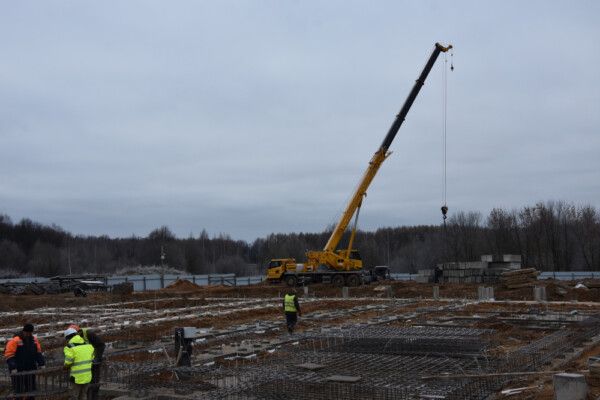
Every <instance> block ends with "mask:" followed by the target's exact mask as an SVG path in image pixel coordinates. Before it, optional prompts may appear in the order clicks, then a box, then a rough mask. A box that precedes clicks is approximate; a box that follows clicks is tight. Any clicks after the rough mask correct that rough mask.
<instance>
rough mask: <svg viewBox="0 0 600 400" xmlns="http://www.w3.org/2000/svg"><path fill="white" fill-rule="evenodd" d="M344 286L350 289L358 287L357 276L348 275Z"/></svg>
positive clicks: (358, 280)
mask: <svg viewBox="0 0 600 400" xmlns="http://www.w3.org/2000/svg"><path fill="white" fill-rule="evenodd" d="M346 284H347V285H348V286H351V287H354V286H358V285H360V279H358V276H356V275H350V276H349V277H348V278H347V279H346Z"/></svg>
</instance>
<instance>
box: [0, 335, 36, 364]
mask: <svg viewBox="0 0 600 400" xmlns="http://www.w3.org/2000/svg"><path fill="white" fill-rule="evenodd" d="M4 358H6V363H7V364H8V369H9V370H11V371H12V370H13V369H16V370H17V371H19V372H21V371H32V370H35V369H37V367H38V366H40V367H41V366H42V365H46V360H45V359H44V355H43V354H42V346H41V345H40V342H39V341H38V339H37V337H35V336H23V334H21V333H20V334H18V335H15V337H13V338H12V339H11V340H9V341H8V343H6V348H5V350H4Z"/></svg>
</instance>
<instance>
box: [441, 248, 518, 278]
mask: <svg viewBox="0 0 600 400" xmlns="http://www.w3.org/2000/svg"><path fill="white" fill-rule="evenodd" d="M438 266H439V267H440V268H441V269H442V271H443V281H444V282H452V283H498V281H499V280H500V276H501V274H502V273H503V272H505V271H511V270H518V269H520V268H521V256H520V255H514V254H502V255H488V254H486V255H483V256H481V261H473V262H452V263H445V264H440V265H438Z"/></svg>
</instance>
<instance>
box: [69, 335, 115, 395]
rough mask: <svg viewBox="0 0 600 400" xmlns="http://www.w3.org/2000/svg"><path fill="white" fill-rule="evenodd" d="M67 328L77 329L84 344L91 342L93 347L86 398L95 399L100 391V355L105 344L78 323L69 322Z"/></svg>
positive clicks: (102, 353)
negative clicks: (90, 374)
mask: <svg viewBox="0 0 600 400" xmlns="http://www.w3.org/2000/svg"><path fill="white" fill-rule="evenodd" d="M69 328H73V329H75V330H76V331H77V334H78V335H79V336H80V337H81V338H82V339H83V341H84V342H85V343H86V344H91V345H92V346H93V347H94V362H93V363H92V381H91V382H90V385H89V386H88V391H87V398H88V400H97V399H98V392H99V391H100V370H101V365H100V364H101V363H102V356H103V355H104V348H105V347H106V345H105V344H104V341H103V340H102V338H101V337H100V336H98V335H97V334H96V333H94V332H93V331H91V330H90V329H89V328H80V327H79V325H75V324H71V325H69Z"/></svg>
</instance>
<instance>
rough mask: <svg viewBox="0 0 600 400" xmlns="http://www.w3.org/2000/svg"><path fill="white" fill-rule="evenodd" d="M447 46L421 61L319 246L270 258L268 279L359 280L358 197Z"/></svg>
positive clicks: (295, 281) (292, 281) (353, 283)
mask: <svg viewBox="0 0 600 400" xmlns="http://www.w3.org/2000/svg"><path fill="white" fill-rule="evenodd" d="M451 48H452V45H448V46H447V47H444V46H442V45H441V44H439V43H436V44H435V48H434V49H433V52H432V53H431V55H430V56H429V60H428V61H427V63H426V64H425V67H424V68H423V71H422V72H421V75H420V76H419V78H418V79H417V81H416V82H415V85H414V86H413V88H412V90H411V91H410V93H409V95H408V97H407V98H406V101H405V102H404V105H403V106H402V108H401V109H400V112H399V113H398V115H397V116H396V119H395V120H394V122H393V123H392V126H391V127H390V129H389V131H388V133H387V135H386V136H385V138H384V139H383V142H382V143H381V146H379V149H378V150H377V151H376V152H375V154H374V155H373V157H372V158H371V161H369V166H368V167H367V170H366V171H365V173H364V174H363V176H362V178H361V180H360V182H359V184H358V187H357V189H356V191H355V192H354V194H353V195H352V198H351V199H350V201H349V202H348V205H347V206H346V209H345V210H344V212H343V214H342V216H341V218H340V220H339V221H338V223H337V225H336V227H335V229H334V230H333V232H332V233H331V236H330V237H329V240H328V241H327V243H326V244H325V247H324V248H323V250H321V251H308V252H307V253H306V257H307V260H306V262H305V263H304V264H297V263H296V260H295V259H293V258H277V259H273V260H271V262H270V263H269V265H268V269H267V280H269V281H271V282H277V281H284V282H286V283H287V284H288V285H289V286H296V285H297V284H298V283H299V282H331V283H333V284H334V285H336V286H344V285H346V286H357V285H359V284H360V283H361V282H362V281H363V276H364V274H363V264H362V260H361V258H360V254H359V253H358V251H357V250H355V249H353V248H352V245H353V242H354V235H355V234H356V224H357V222H358V214H359V212H360V206H361V203H362V199H363V197H364V196H365V195H366V193H367V189H368V188H369V185H370V184H371V182H372V181H373V178H374V177H375V175H376V174H377V171H378V170H379V167H381V164H382V163H383V162H384V161H385V159H386V158H387V157H388V156H389V155H390V154H391V152H389V151H388V149H389V147H390V145H391V144H392V141H393V140H394V138H395V137H396V134H397V133H398V130H399V129H400V126H401V125H402V122H404V119H405V118H406V115H407V114H408V111H409V110H410V107H411V106H412V104H413V102H414V101H415V99H416V98H417V95H418V94H419V91H420V90H421V87H422V86H423V84H424V83H425V79H427V75H429V72H430V71H431V68H432V67H433V64H434V63H435V61H436V60H437V58H438V56H439V55H440V53H445V52H447V51H448V50H450V49H451ZM355 214H356V216H355V220H354V226H353V228H352V233H351V235H350V240H349V241H348V247H347V248H345V249H337V246H338V244H339V242H340V240H341V239H342V236H343V235H344V232H345V231H346V229H347V228H348V224H349V223H350V220H351V219H352V216H353V215H355Z"/></svg>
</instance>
